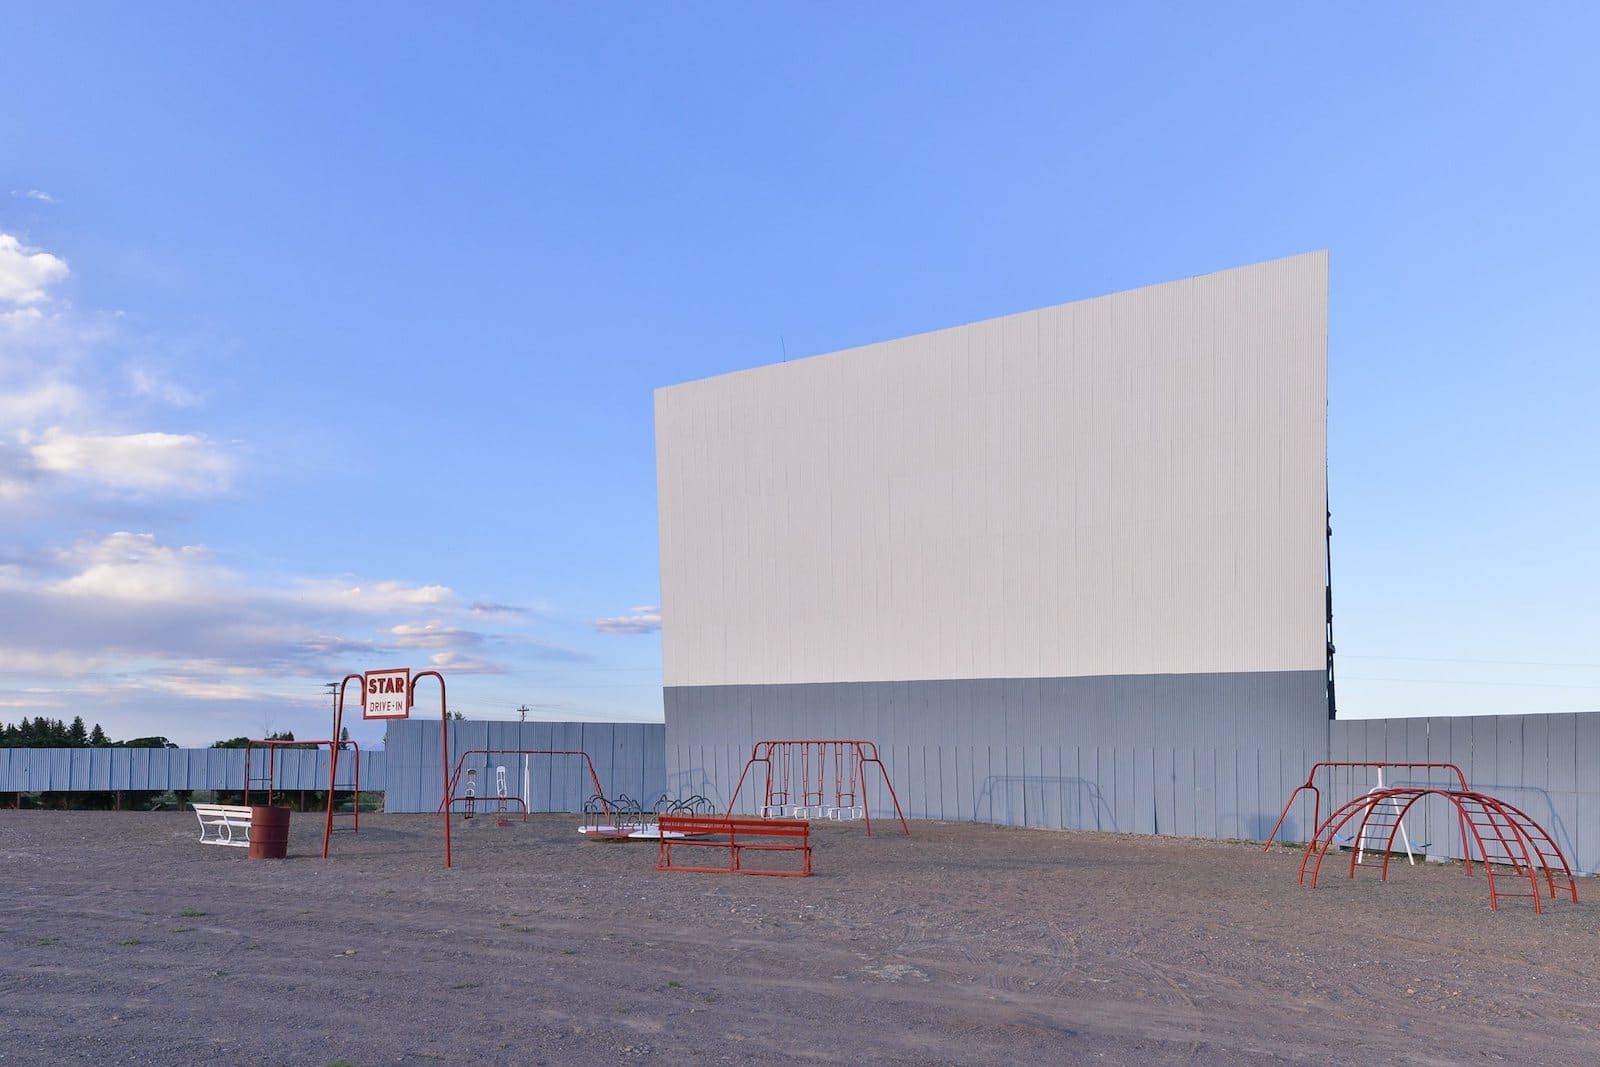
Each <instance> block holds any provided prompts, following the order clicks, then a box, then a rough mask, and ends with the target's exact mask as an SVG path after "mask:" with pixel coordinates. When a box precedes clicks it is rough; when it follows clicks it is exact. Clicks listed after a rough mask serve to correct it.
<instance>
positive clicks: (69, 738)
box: [0, 715, 350, 748]
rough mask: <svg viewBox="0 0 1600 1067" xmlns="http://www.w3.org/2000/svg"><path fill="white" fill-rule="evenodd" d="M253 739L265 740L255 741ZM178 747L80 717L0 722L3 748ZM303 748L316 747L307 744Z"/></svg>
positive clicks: (283, 735) (242, 741) (243, 740)
mask: <svg viewBox="0 0 1600 1067" xmlns="http://www.w3.org/2000/svg"><path fill="white" fill-rule="evenodd" d="M340 737H341V740H344V741H348V740H350V729H349V727H346V728H345V729H344V730H342V731H340ZM251 740H252V738H248V737H230V738H228V739H226V740H224V741H213V742H212V743H211V746H210V747H212V748H244V747H245V746H246V745H248V744H249V743H250V741H251ZM253 740H263V739H262V738H254V739H253ZM265 740H267V741H293V740H294V731H293V730H283V731H277V732H274V733H270V734H268V735H267V736H266V738H265ZM177 747H178V746H177V745H176V744H175V743H173V742H171V741H168V740H167V739H166V738H165V737H134V738H129V739H128V740H126V741H113V740H111V738H110V737H108V736H107V735H106V732H105V730H104V729H102V728H101V726H100V724H99V723H95V724H94V727H93V729H90V728H89V727H87V726H86V725H85V724H84V721H83V716H82V715H78V716H76V717H74V718H73V720H72V722H70V723H67V722H63V721H62V720H61V719H47V718H45V717H44V716H43V715H41V716H39V717H38V718H37V719H29V718H27V717H24V718H23V719H22V721H21V722H19V723H17V724H16V725H15V726H13V725H11V724H10V723H5V722H0V748H177ZM297 747H304V748H315V747H316V746H315V745H313V744H311V743H310V742H307V743H306V744H305V745H304V746H297Z"/></svg>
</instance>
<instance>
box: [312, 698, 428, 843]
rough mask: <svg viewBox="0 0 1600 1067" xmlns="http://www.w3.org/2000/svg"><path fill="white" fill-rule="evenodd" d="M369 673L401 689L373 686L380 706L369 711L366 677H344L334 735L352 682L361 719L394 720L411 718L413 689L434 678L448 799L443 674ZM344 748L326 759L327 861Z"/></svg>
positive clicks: (340, 725)
mask: <svg viewBox="0 0 1600 1067" xmlns="http://www.w3.org/2000/svg"><path fill="white" fill-rule="evenodd" d="M370 673H372V674H374V675H382V676H391V681H395V680H398V681H403V683H404V684H403V687H399V686H394V687H390V686H385V687H383V688H379V687H378V686H374V687H373V694H374V704H377V705H380V706H379V707H378V708H372V707H368V704H367V678H366V676H365V675H360V674H347V675H345V676H344V679H343V680H342V681H340V683H339V695H338V699H337V700H335V701H334V705H333V736H334V737H342V736H343V735H344V695H345V690H346V689H347V688H348V687H349V685H350V683H351V682H355V683H357V684H358V685H359V686H360V687H361V689H360V692H361V707H362V713H363V716H364V717H367V718H391V719H393V718H406V717H407V716H409V715H410V713H411V707H412V703H413V701H414V700H415V699H416V687H417V683H418V682H420V681H422V679H424V678H434V679H437V680H438V682H439V750H440V752H441V754H442V767H441V771H442V773H441V775H440V782H441V783H442V784H443V786H444V795H445V796H447V797H448V796H449V795H450V792H451V781H450V710H449V703H448V698H447V697H446V695H445V684H444V675H442V674H440V673H439V672H438V671H418V672H417V673H416V674H415V675H413V674H411V673H410V671H409V670H406V669H403V668H401V669H395V670H390V671H374V672H370ZM402 673H403V674H404V677H403V679H394V678H393V677H392V676H398V675H401V674H402ZM386 693H395V694H403V698H402V697H401V696H398V695H397V696H395V697H392V698H391V697H389V696H386V695H384V694H386ZM343 748H344V745H343V743H340V744H338V745H335V746H333V749H332V751H331V753H330V758H329V760H328V798H329V801H330V803H329V804H328V811H327V816H326V819H325V821H324V822H323V824H322V858H323V859H327V858H328V843H329V842H330V841H331V840H332V839H333V804H332V799H333V787H334V783H335V782H336V781H338V779H339V753H340V751H341V750H343ZM359 762H360V761H359V760H358V761H357V765H358V767H359ZM440 807H441V808H443V807H444V805H443V804H441V805H440ZM444 865H445V866H446V867H449V866H450V865H451V864H450V813H449V812H448V811H445V812H444Z"/></svg>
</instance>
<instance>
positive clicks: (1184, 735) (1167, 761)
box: [665, 671, 1328, 839]
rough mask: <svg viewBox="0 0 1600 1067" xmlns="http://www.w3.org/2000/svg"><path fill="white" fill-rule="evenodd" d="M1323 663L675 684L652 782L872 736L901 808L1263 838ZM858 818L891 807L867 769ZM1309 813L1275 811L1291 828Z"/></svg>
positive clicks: (1282, 795)
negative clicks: (863, 811) (784, 746)
mask: <svg viewBox="0 0 1600 1067" xmlns="http://www.w3.org/2000/svg"><path fill="white" fill-rule="evenodd" d="M1325 685H1326V679H1325V677H1324V675H1323V672H1321V671H1270V672H1243V673H1232V674H1182V675H1179V674H1168V675H1121V676H1109V677H1093V678H1004V679H963V680H929V681H907V682H840V683H818V684H805V685H735V686H676V687H669V688H668V689H667V690H666V693H665V699H666V719H667V732H666V739H667V773H668V791H669V792H670V793H674V794H677V795H688V794H691V793H699V794H701V795H704V796H707V797H710V798H711V799H712V800H714V801H716V802H717V803H719V804H728V803H729V802H730V799H732V800H733V801H734V807H736V808H738V809H740V810H747V811H753V810H755V807H756V806H757V805H758V804H760V802H761V799H762V796H761V794H762V790H763V787H764V780H763V774H764V768H762V767H761V766H759V765H758V766H757V767H756V768H754V774H753V775H752V777H751V779H750V780H749V781H747V782H746V784H745V786H744V787H743V789H742V790H741V791H740V794H739V796H738V797H737V798H734V797H733V796H732V794H733V791H734V788H735V785H736V783H737V782H738V780H739V777H740V774H741V772H742V771H743V769H744V766H745V762H746V760H747V759H748V758H749V756H750V750H751V747H752V745H754V743H755V742H757V741H761V740H773V739H785V738H787V739H805V738H860V739H863V740H870V741H874V742H876V743H877V745H878V747H879V749H880V751H881V752H882V755H883V760H884V763H885V765H886V767H887V769H888V772H889V775H890V778H891V780H892V781H893V783H894V789H895V791H896V793H897V795H898V798H899V801H900V804H901V806H902V808H903V809H904V810H905V812H906V814H907V815H908V816H909V817H912V818H926V819H944V820H960V821H979V822H995V823H1005V824H1008V825H1018V826H1038V827H1047V828H1057V829H1063V828H1078V829H1091V830H1106V831H1122V832H1133V833H1161V834H1178V835H1183V836H1198V837H1222V838H1253V839H1261V838H1264V837H1265V836H1266V835H1267V834H1268V833H1269V832H1270V831H1271V829H1272V824H1273V823H1274V822H1275V821H1276V820H1277V818H1278V815H1279V813H1280V812H1281V811H1282V808H1283V803H1284V800H1285V799H1286V798H1287V796H1288V794H1289V792H1290V790H1292V789H1293V788H1294V786H1295V784H1297V783H1298V782H1303V781H1304V780H1305V775H1306V771H1307V768H1308V767H1309V766H1310V765H1311V764H1312V763H1314V762H1316V761H1318V760H1322V759H1326V758H1327V753H1328V720H1327V696H1326V691H1325ZM868 802H869V806H870V809H871V811H872V813H873V815H874V816H878V815H880V814H886V813H887V812H889V811H890V810H891V807H890V804H889V800H888V797H887V794H886V793H884V792H883V791H882V789H881V788H879V787H876V786H874V785H873V783H872V782H871V781H870V780H869V788H868ZM1309 818H1310V812H1309V811H1306V812H1304V813H1301V812H1299V811H1294V812H1291V813H1290V819H1289V820H1288V825H1287V826H1286V836H1288V837H1289V838H1290V839H1294V838H1297V837H1299V836H1300V834H1301V833H1302V832H1303V830H1304V828H1303V827H1302V826H1301V825H1300V824H1301V823H1302V822H1303V821H1305V820H1306V819H1309Z"/></svg>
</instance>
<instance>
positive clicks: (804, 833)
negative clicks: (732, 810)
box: [656, 815, 811, 878]
mask: <svg viewBox="0 0 1600 1067" xmlns="http://www.w3.org/2000/svg"><path fill="white" fill-rule="evenodd" d="M658 825H659V827H660V830H661V845H660V851H659V852H658V854H657V857H656V870H658V871H694V872H697V873H700V874H765V875H773V876H775V877H780V878H804V877H805V876H806V875H808V874H810V873H811V824H810V823H808V822H806V821H804V820H802V819H741V818H738V817H735V816H729V815H663V816H661V817H660V819H659V820H658ZM677 834H682V835H683V836H681V837H677V836H674V835H677ZM675 848H676V849H684V848H688V849H709V848H715V849H726V850H727V853H728V861H727V863H726V864H725V865H724V866H721V867H694V866H688V865H685V864H682V863H673V862H672V850H673V849H675ZM746 852H757V853H769V852H772V853H777V852H798V853H799V854H800V869H799V870H771V869H768V868H764V867H746V866H745V865H744V860H743V855H744V853H746ZM690 855H696V854H695V853H690ZM681 858H685V859H686V858H687V857H686V856H685V857H681Z"/></svg>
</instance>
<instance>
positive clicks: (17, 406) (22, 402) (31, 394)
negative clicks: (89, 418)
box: [0, 380, 84, 426]
mask: <svg viewBox="0 0 1600 1067" xmlns="http://www.w3.org/2000/svg"><path fill="white" fill-rule="evenodd" d="M83 407H84V396H83V390H81V389H79V388H78V387H77V386H75V385H72V384H70V383H68V382H61V381H49V380H44V381H39V382H35V383H33V384H31V385H29V386H26V387H24V388H23V389H21V390H19V391H18V392H14V393H0V426H33V425H36V424H38V423H39V422H42V421H45V420H48V419H58V418H60V417H62V416H63V415H70V414H73V413H75V412H78V411H81V410H82V409H83Z"/></svg>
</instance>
